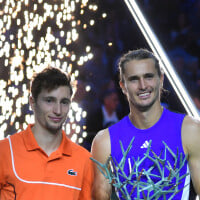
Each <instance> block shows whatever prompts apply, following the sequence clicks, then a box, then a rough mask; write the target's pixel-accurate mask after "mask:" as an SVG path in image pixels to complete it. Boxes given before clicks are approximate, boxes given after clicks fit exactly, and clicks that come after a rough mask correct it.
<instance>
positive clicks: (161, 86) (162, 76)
mask: <svg viewBox="0 0 200 200" xmlns="http://www.w3.org/2000/svg"><path fill="white" fill-rule="evenodd" d="M163 83H164V73H162V74H161V75H160V88H161V89H162V88H163Z"/></svg>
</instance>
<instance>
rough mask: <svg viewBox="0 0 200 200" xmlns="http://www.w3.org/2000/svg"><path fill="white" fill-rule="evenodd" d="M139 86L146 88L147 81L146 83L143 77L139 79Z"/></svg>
mask: <svg viewBox="0 0 200 200" xmlns="http://www.w3.org/2000/svg"><path fill="white" fill-rule="evenodd" d="M139 88H140V89H143V90H144V89H145V88H146V83H145V80H144V79H143V78H140V79H139Z"/></svg>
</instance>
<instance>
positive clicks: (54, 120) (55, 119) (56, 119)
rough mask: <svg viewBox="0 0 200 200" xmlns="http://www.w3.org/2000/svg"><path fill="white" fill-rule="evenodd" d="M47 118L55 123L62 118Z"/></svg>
mask: <svg viewBox="0 0 200 200" xmlns="http://www.w3.org/2000/svg"><path fill="white" fill-rule="evenodd" d="M49 118H50V119H51V121H53V122H56V123H57V122H60V121H62V117H49Z"/></svg>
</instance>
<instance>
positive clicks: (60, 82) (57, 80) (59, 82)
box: [31, 67, 73, 101]
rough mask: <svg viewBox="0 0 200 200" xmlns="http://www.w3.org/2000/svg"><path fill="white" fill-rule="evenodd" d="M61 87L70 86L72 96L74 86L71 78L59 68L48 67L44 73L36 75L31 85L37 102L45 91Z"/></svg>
mask: <svg viewBox="0 0 200 200" xmlns="http://www.w3.org/2000/svg"><path fill="white" fill-rule="evenodd" d="M59 86H68V87H69V89H70V94H71V95H72V93H73V91H72V85H71V83H70V77H69V76H68V75H67V74H66V73H64V72H62V71H61V70H60V69H58V68H54V67H47V68H45V69H44V70H43V71H41V72H39V73H37V74H35V75H34V76H33V79H32V83H31V94H32V96H33V98H34V99H35V101H36V100H37V98H38V95H39V94H40V92H41V91H42V90H43V89H45V90H48V91H51V90H53V89H56V88H58V87H59Z"/></svg>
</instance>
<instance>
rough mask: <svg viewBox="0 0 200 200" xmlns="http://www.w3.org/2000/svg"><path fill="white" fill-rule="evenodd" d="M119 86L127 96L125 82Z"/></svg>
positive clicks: (121, 82)
mask: <svg viewBox="0 0 200 200" xmlns="http://www.w3.org/2000/svg"><path fill="white" fill-rule="evenodd" d="M119 85H120V88H121V90H122V92H123V93H124V94H125V95H126V88H125V86H124V82H123V81H119Z"/></svg>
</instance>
